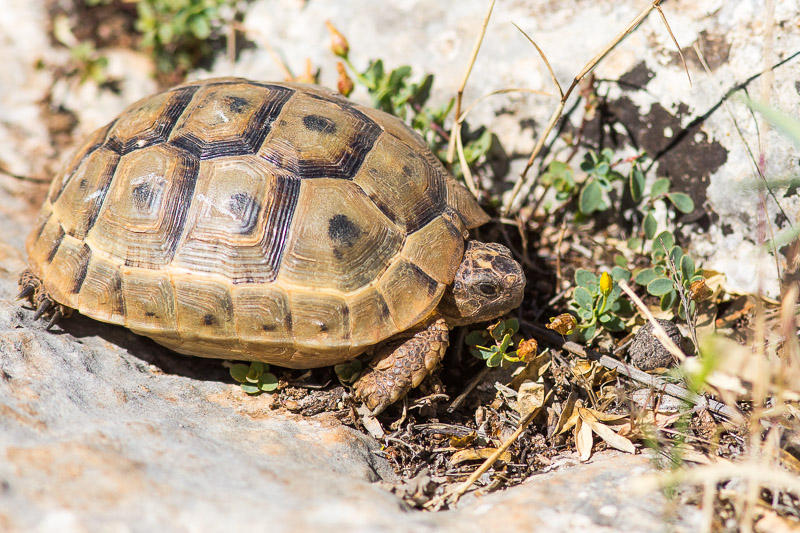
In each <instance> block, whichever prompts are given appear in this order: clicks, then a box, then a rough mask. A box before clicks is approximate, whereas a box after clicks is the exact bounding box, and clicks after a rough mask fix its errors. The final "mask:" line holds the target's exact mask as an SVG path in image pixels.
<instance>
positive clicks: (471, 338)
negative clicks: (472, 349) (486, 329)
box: [464, 330, 486, 346]
mask: <svg viewBox="0 0 800 533" xmlns="http://www.w3.org/2000/svg"><path fill="white" fill-rule="evenodd" d="M485 341H486V336H485V335H484V334H483V330H475V331H470V332H469V333H468V334H467V336H466V337H465V338H464V342H465V343H466V344H467V346H478V345H479V344H483V343H484V342H485Z"/></svg>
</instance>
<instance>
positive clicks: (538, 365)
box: [509, 351, 553, 390]
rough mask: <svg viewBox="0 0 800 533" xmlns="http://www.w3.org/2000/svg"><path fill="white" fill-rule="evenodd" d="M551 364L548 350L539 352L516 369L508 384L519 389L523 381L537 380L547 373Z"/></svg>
mask: <svg viewBox="0 0 800 533" xmlns="http://www.w3.org/2000/svg"><path fill="white" fill-rule="evenodd" d="M552 364H553V360H552V358H551V357H550V353H549V351H544V352H542V353H540V354H539V355H537V356H536V357H534V358H533V359H532V360H531V361H530V362H529V363H528V364H527V365H525V366H524V367H522V369H520V370H519V371H518V373H517V374H516V375H515V376H514V379H512V380H511V383H510V384H509V386H510V387H511V388H512V389H514V390H519V386H520V385H522V383H523V382H525V381H538V380H539V379H540V378H541V377H542V376H544V375H545V374H546V373H547V371H548V370H549V369H550V366H551V365H552Z"/></svg>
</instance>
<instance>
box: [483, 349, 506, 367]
mask: <svg viewBox="0 0 800 533" xmlns="http://www.w3.org/2000/svg"><path fill="white" fill-rule="evenodd" d="M502 362H503V352H494V353H492V355H491V356H489V357H488V358H487V359H486V366H490V367H496V366H500V363H502Z"/></svg>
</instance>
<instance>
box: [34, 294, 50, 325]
mask: <svg viewBox="0 0 800 533" xmlns="http://www.w3.org/2000/svg"><path fill="white" fill-rule="evenodd" d="M52 305H53V300H51V299H49V298H45V299H44V300H42V302H41V303H40V304H39V308H38V309H37V310H36V313H35V314H34V315H33V319H34V320H39V319H40V318H42V315H43V314H45V313H46V312H47V310H48V309H50V306H52Z"/></svg>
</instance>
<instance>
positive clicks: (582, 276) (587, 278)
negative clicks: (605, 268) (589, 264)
mask: <svg viewBox="0 0 800 533" xmlns="http://www.w3.org/2000/svg"><path fill="white" fill-rule="evenodd" d="M592 284H594V285H597V276H595V275H594V273H593V272H592V271H591V270H586V269H585V268H579V269H578V270H576V271H575V285H578V286H579V287H585V288H587V289H588V288H589V285H592Z"/></svg>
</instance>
